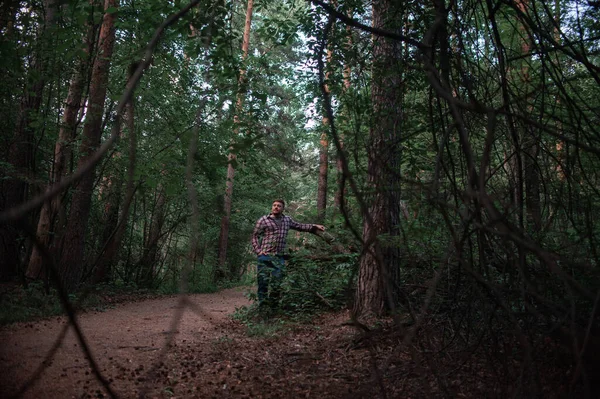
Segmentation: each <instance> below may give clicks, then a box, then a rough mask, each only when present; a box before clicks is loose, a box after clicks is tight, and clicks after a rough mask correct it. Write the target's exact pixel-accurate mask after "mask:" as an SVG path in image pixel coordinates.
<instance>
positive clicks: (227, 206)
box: [217, 0, 254, 278]
mask: <svg viewBox="0 0 600 399" xmlns="http://www.w3.org/2000/svg"><path fill="white" fill-rule="evenodd" d="M253 6H254V2H253V0H248V6H247V8H246V23H245V25H244V37H243V39H242V62H243V61H245V60H246V58H247V57H248V47H249V45H250V27H251V25H252V10H253ZM245 82H246V69H245V67H243V66H242V68H241V69H240V76H239V79H238V95H237V100H236V106H235V108H236V115H235V117H234V120H233V123H234V126H235V128H234V129H235V136H237V135H238V134H239V115H240V113H241V112H242V108H243V105H244V96H245V92H246V90H245V88H244V86H245ZM227 159H228V161H229V163H228V165H227V181H226V183H225V197H224V199H223V217H222V218H221V231H220V233H219V250H218V265H219V269H220V272H219V273H221V274H222V273H223V269H224V266H225V262H226V261H227V244H228V239H229V224H230V223H231V201H232V196H233V181H234V177H235V167H234V162H235V160H236V155H235V154H234V153H233V151H231V150H230V152H229V156H228V157H227ZM219 273H217V278H218V277H219V276H218V274H219Z"/></svg>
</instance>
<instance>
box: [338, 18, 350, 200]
mask: <svg viewBox="0 0 600 399" xmlns="http://www.w3.org/2000/svg"><path fill="white" fill-rule="evenodd" d="M349 16H350V17H352V15H351V14H349ZM351 32H352V28H351V27H350V26H346V34H347V35H348V39H347V42H346V51H347V52H349V51H350V49H351V48H352V36H351ZM351 74H352V71H351V69H350V65H349V63H348V62H347V61H344V66H343V69H342V79H343V87H342V93H343V94H347V93H348V91H349V90H350V84H351V83H350V79H351ZM347 109H348V107H347V106H346V105H345V104H344V105H343V108H342V114H343V115H344V116H345V118H344V119H347V115H345V114H347ZM344 124H345V126H346V127H345V128H344V131H345V130H347V122H345V123H344ZM345 136H346V134H344V133H343V131H342V134H340V137H339V139H340V149H341V150H342V151H343V150H344V137H345ZM335 164H336V170H337V182H336V183H337V184H336V186H337V189H336V190H335V195H334V198H333V204H334V208H335V210H336V211H339V212H341V211H342V209H345V208H346V204H345V203H344V198H345V196H346V188H345V182H344V166H343V165H342V159H341V157H339V156H338V157H337V159H336V163H335Z"/></svg>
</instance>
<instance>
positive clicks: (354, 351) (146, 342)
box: [0, 288, 560, 399]
mask: <svg viewBox="0 0 600 399" xmlns="http://www.w3.org/2000/svg"><path fill="white" fill-rule="evenodd" d="M246 291H247V288H233V289H226V290H223V291H221V292H218V293H213V294H194V295H189V296H187V297H183V298H185V301H182V299H181V298H182V297H176V296H171V297H160V298H150V299H143V300H137V301H133V302H122V303H114V304H112V305H110V306H108V307H106V308H104V309H102V310H93V311H91V310H88V311H86V312H82V313H80V314H79V315H78V317H77V321H78V325H79V326H80V328H81V331H82V333H83V336H84V338H85V341H86V342H87V345H89V348H90V351H91V353H92V358H93V359H94V361H95V362H96V364H97V366H98V369H99V371H100V374H101V376H102V378H104V379H105V381H106V382H107V384H108V385H109V386H110V389H111V390H112V394H113V395H114V396H115V397H119V398H138V397H145V398H375V397H382V398H425V397H427V398H431V397H444V396H447V395H448V393H449V392H452V394H451V396H452V397H457V398H460V397H467V398H471V397H473V398H474V397H489V395H488V394H490V393H491V392H493V391H496V392H497V390H498V388H499V387H498V386H496V387H494V386H492V385H490V381H492V379H491V378H490V374H489V373H488V372H487V371H486V370H488V369H489V368H488V367H485V365H484V364H483V363H482V362H483V361H480V360H479V359H478V358H477V357H475V358H473V357H470V358H469V360H468V364H466V363H465V361H464V359H461V358H460V354H455V355H454V357H453V358H449V359H447V361H438V360H436V361H435V368H436V370H437V371H436V372H434V373H431V372H429V370H424V367H423V362H415V360H416V357H415V351H416V350H417V348H416V346H414V345H401V344H400V343H401V342H402V339H403V337H402V336H401V335H400V334H398V332H397V331H398V329H391V328H390V329H387V328H386V323H385V322H380V324H379V328H378V329H376V330H372V331H371V333H370V334H371V336H370V337H369V336H365V335H364V334H362V333H359V332H358V331H357V329H356V328H354V327H352V326H350V325H348V320H349V316H348V313H347V312H337V313H329V314H325V315H322V316H319V317H318V318H316V319H314V320H312V322H311V323H298V322H292V321H291V320H284V319H281V318H274V319H271V320H267V321H264V320H257V321H256V322H255V323H247V324H242V323H240V322H239V321H237V320H235V319H234V318H233V317H231V315H232V314H233V313H234V312H235V311H236V309H239V308H242V307H243V306H249V305H250V303H249V301H248V299H247V298H246V295H245V293H246ZM65 327H68V328H65ZM62 334H65V335H64V337H61V335H62ZM427 339H435V338H434V335H432V336H431V337H430V338H427ZM0 342H1V345H2V346H1V349H0V398H7V397H14V396H15V395H18V396H19V397H23V398H61V399H62V398H88V397H90V398H94V397H110V396H111V395H110V394H109V392H108V391H107V390H106V389H105V387H103V386H102V384H101V383H100V382H99V379H98V378H97V377H96V376H95V374H94V372H93V370H92V368H91V366H90V362H89V361H88V360H87V359H88V358H87V356H86V355H85V354H84V352H83V350H82V345H81V344H80V342H79V341H78V339H77V337H76V334H75V332H74V328H73V327H72V326H69V323H68V322H67V321H66V318H65V317H54V318H51V319H45V320H41V321H36V322H27V323H16V324H12V325H9V326H5V327H2V328H0ZM53 348H55V353H54V355H53V356H49V353H50V352H52V350H53ZM420 357H421V359H423V355H420ZM431 360H432V359H429V360H428V362H429V363H431ZM458 364H461V367H460V368H457V365H458ZM425 368H426V367H425ZM459 369H460V370H459ZM36 370H38V371H40V370H41V372H40V373H39V376H37V377H35V378H34V374H36ZM32 378H33V381H32ZM506 383H508V384H510V383H511V382H510V381H507V382H506ZM23 387H26V390H24V391H23V390H22V389H23ZM440 387H444V388H442V389H441V388H440ZM20 390H21V391H20ZM444 391H446V392H444ZM546 393H548V392H546ZM554 393H556V392H554ZM492 395H493V394H492ZM551 396H554V395H551ZM559 396H560V395H559Z"/></svg>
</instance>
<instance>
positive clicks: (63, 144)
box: [27, 24, 95, 279]
mask: <svg viewBox="0 0 600 399" xmlns="http://www.w3.org/2000/svg"><path fill="white" fill-rule="evenodd" d="M94 32H95V27H94V26H93V24H90V25H89V28H88V31H87V34H86V36H85V40H84V46H83V51H84V52H85V54H86V55H87V56H86V57H85V58H82V59H81V60H80V62H79V66H78V67H76V69H75V71H74V72H73V76H72V78H71V83H70V84H69V91H68V94H67V98H66V99H65V106H64V114H63V118H62V125H61V126H60V129H59V132H58V139H57V140H56V143H55V145H54V163H53V165H52V169H51V170H50V176H49V182H48V188H47V189H49V188H50V187H51V186H52V185H53V184H55V183H57V182H59V181H60V179H62V177H63V176H65V175H66V174H67V173H68V172H69V170H68V166H69V163H70V160H71V157H72V150H71V143H72V141H73V140H74V138H75V134H76V129H77V121H78V113H79V110H80V109H81V106H82V104H81V102H82V98H83V92H84V87H85V84H84V82H85V78H86V77H87V71H88V70H89V62H90V60H89V54H91V52H92V48H93V46H94ZM62 206H63V196H62V195H57V196H55V197H54V198H52V199H51V200H50V201H48V202H45V203H44V205H43V206H42V209H41V211H40V217H39V220H38V225H37V237H38V239H39V241H40V242H41V243H42V244H43V245H44V246H45V247H46V248H50V247H51V245H52V242H53V241H54V240H55V239H56V238H57V237H56V230H55V227H54V226H55V222H56V219H57V216H58V213H59V211H60V209H61V207H62ZM51 253H52V251H51ZM27 277H28V278H31V279H45V278H46V277H47V270H46V268H45V264H44V259H43V257H42V255H41V253H40V251H39V250H38V248H37V247H35V246H34V248H33V251H32V254H31V257H30V259H29V266H28V267H27Z"/></svg>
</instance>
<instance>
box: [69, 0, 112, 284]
mask: <svg viewBox="0 0 600 399" xmlns="http://www.w3.org/2000/svg"><path fill="white" fill-rule="evenodd" d="M118 5H119V4H118V0H105V3H104V8H105V10H107V9H109V8H112V7H115V8H116V7H118ZM115 19H116V13H114V12H112V13H106V14H104V17H103V20H102V27H101V28H100V39H99V45H98V48H99V50H98V55H97V57H96V60H95V62H94V66H93V70H92V77H91V82H90V95H89V101H88V103H89V106H88V110H87V115H86V119H85V125H84V127H83V135H82V141H81V146H80V151H79V152H80V157H79V160H78V162H77V167H78V168H80V167H82V166H83V165H85V164H87V162H88V159H89V158H90V157H91V155H92V154H93V153H94V151H95V150H96V149H97V148H98V147H99V145H100V138H101V135H102V116H103V111H104V102H105V99H106V88H107V84H108V73H109V69H110V60H111V57H112V53H113V46H114V41H115V27H114V24H115ZM94 179H95V170H91V171H90V172H89V173H88V174H87V175H85V176H83V177H82V178H81V180H80V181H79V183H78V184H77V185H76V186H75V189H74V191H73V197H72V200H71V209H70V212H69V217H68V220H67V228H66V231H65V235H64V237H63V239H62V241H61V244H62V245H61V250H62V251H61V257H60V264H59V266H60V277H61V280H62V282H63V284H64V286H65V288H66V289H67V291H69V292H71V291H74V290H76V289H77V287H78V286H79V284H80V283H81V278H82V276H83V273H84V266H85V265H84V246H85V238H86V237H85V236H86V233H87V228H88V221H89V216H90V210H91V204H92V189H93V184H94Z"/></svg>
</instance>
